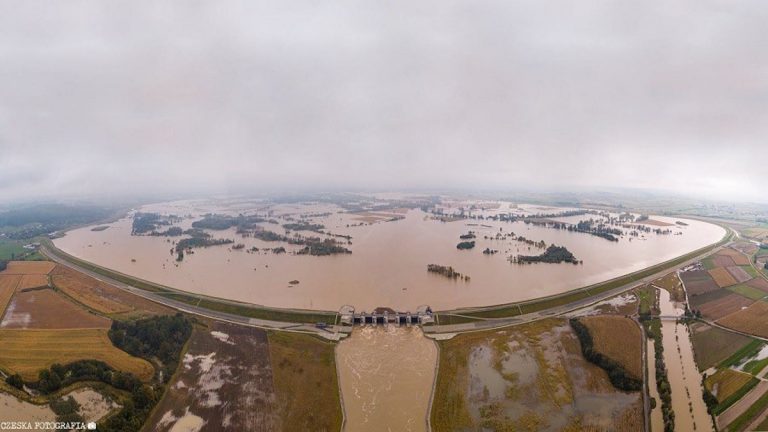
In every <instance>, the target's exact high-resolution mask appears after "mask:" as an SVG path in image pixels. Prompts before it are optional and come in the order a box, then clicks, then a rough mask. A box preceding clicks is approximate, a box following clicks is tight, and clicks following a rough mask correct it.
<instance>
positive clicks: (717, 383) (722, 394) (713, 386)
mask: <svg viewBox="0 0 768 432" xmlns="http://www.w3.org/2000/svg"><path fill="white" fill-rule="evenodd" d="M752 379H753V377H752V375H750V374H748V373H744V372H739V371H736V370H733V369H720V370H718V371H717V372H715V373H714V374H713V375H711V376H708V377H707V379H706V381H705V385H706V386H707V390H709V391H710V393H712V395H714V396H715V397H716V398H717V401H718V402H719V403H722V402H724V401H725V400H726V399H728V398H729V397H731V396H733V395H734V394H736V392H738V391H739V390H740V389H741V388H743V387H744V386H745V385H747V383H748V382H750V381H751V380H752Z"/></svg>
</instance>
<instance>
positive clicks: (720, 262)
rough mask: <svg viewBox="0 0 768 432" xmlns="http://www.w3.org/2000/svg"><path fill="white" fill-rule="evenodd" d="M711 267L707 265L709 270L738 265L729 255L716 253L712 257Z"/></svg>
mask: <svg viewBox="0 0 768 432" xmlns="http://www.w3.org/2000/svg"><path fill="white" fill-rule="evenodd" d="M709 262H710V264H709V265H710V267H707V270H711V269H714V268H718V267H733V266H735V265H736V261H734V260H733V258H731V257H730V256H729V255H720V254H715V255H713V256H711V257H710V261H709Z"/></svg>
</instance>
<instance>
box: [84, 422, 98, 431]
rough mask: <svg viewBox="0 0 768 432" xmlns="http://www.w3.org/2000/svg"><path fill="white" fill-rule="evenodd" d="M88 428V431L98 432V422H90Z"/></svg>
mask: <svg viewBox="0 0 768 432" xmlns="http://www.w3.org/2000/svg"><path fill="white" fill-rule="evenodd" d="M86 427H87V428H88V430H96V422H88V424H87V425H86Z"/></svg>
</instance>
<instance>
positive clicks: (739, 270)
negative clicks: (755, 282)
mask: <svg viewBox="0 0 768 432" xmlns="http://www.w3.org/2000/svg"><path fill="white" fill-rule="evenodd" d="M747 268H751V267H747ZM725 269H726V270H728V273H730V274H731V276H733V278H734V279H736V282H738V283H744V282H746V281H748V280H750V279H752V277H753V276H752V275H750V274H749V272H748V271H747V270H745V269H744V268H743V267H738V266H731V267H726V268H725Z"/></svg>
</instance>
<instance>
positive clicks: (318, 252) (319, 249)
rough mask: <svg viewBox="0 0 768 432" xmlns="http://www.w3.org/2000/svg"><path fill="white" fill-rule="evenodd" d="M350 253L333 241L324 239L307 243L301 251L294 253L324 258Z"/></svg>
mask: <svg viewBox="0 0 768 432" xmlns="http://www.w3.org/2000/svg"><path fill="white" fill-rule="evenodd" d="M351 253H352V251H351V250H349V249H347V248H345V247H343V246H339V245H338V244H337V243H336V242H335V241H333V240H331V239H325V240H321V241H314V240H312V241H307V245H306V246H304V247H303V248H302V249H301V250H299V251H298V252H296V254H297V255H314V256H325V255H336V254H351Z"/></svg>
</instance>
